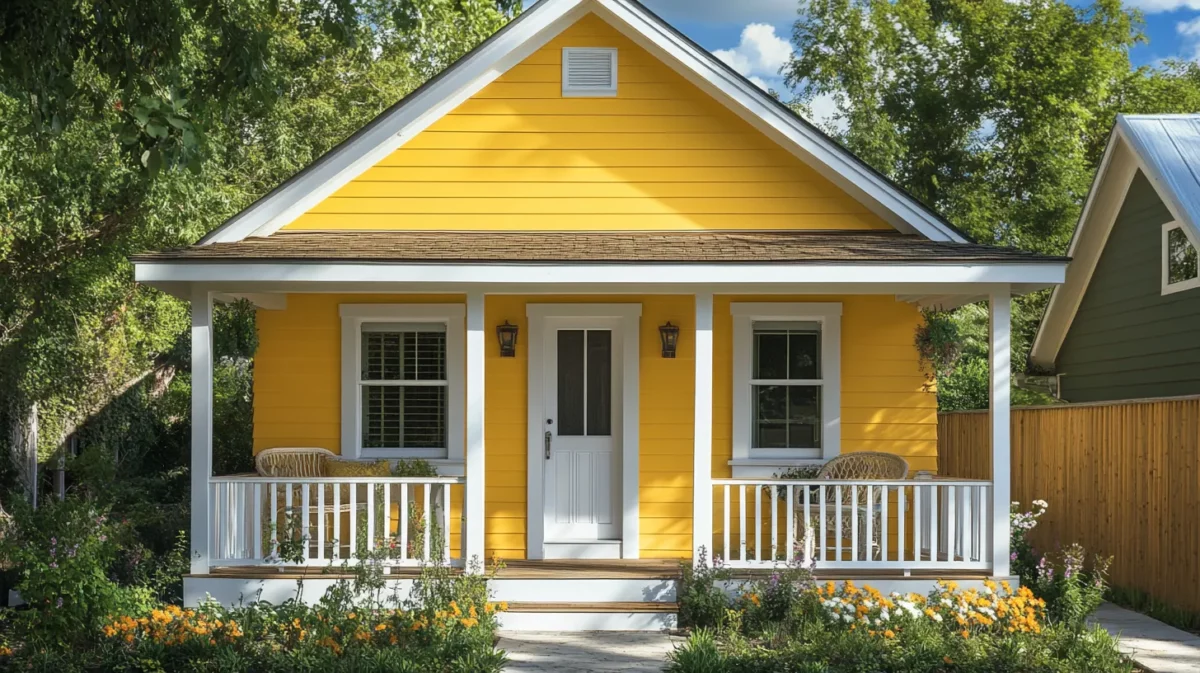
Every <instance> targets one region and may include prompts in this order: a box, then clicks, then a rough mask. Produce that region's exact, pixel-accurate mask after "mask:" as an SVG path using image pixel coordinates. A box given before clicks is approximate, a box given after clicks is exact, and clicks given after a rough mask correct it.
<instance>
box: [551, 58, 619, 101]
mask: <svg viewBox="0 0 1200 673" xmlns="http://www.w3.org/2000/svg"><path fill="white" fill-rule="evenodd" d="M562 95H563V96H576V97H579V96H615V95H617V50H616V49H601V48H587V49H584V48H579V47H564V48H563V50H562Z"/></svg>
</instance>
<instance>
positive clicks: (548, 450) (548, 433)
mask: <svg viewBox="0 0 1200 673" xmlns="http://www.w3.org/2000/svg"><path fill="white" fill-rule="evenodd" d="M551 437H553V435H552V434H550V431H549V430H547V431H546V460H550V441H551V439H550V438H551Z"/></svg>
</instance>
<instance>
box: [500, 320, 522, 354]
mask: <svg viewBox="0 0 1200 673" xmlns="http://www.w3.org/2000/svg"><path fill="white" fill-rule="evenodd" d="M496 338H497V339H498V340H499V341H500V357H502V358H511V357H516V355H517V326H516V325H513V324H510V323H509V322H508V321H507V320H505V321H504V324H503V325H498V326H497V327H496Z"/></svg>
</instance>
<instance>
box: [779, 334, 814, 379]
mask: <svg viewBox="0 0 1200 673" xmlns="http://www.w3.org/2000/svg"><path fill="white" fill-rule="evenodd" d="M820 337H821V335H820V334H818V333H816V332H788V375H787V378H789V379H819V378H821V338H820Z"/></svg>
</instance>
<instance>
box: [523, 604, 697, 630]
mask: <svg viewBox="0 0 1200 673" xmlns="http://www.w3.org/2000/svg"><path fill="white" fill-rule="evenodd" d="M678 610H679V605H678V604H677V603H674V602H663V601H601V602H565V603H564V602H550V601H536V602H535V601H530V602H524V601H519V602H514V603H509V604H508V611H507V612H504V613H502V614H501V615H500V628H501V629H502V630H505V631H662V630H666V629H673V628H675V627H676V626H678V624H679V616H678V614H677V613H678Z"/></svg>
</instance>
